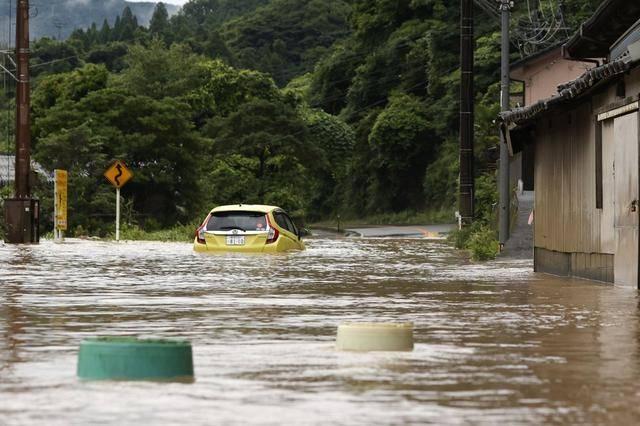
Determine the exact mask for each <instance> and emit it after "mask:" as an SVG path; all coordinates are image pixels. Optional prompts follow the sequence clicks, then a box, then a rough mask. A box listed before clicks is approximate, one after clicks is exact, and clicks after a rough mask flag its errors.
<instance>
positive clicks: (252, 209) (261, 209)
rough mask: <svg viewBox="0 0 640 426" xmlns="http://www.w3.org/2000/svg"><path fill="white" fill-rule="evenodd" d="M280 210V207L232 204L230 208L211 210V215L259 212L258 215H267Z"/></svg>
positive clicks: (223, 207)
mask: <svg viewBox="0 0 640 426" xmlns="http://www.w3.org/2000/svg"><path fill="white" fill-rule="evenodd" d="M279 209H280V207H276V206H263V205H260V204H231V205H228V206H218V207H216V208H215V209H213V210H211V213H218V212H234V211H243V212H258V213H265V214H266V213H271V212H272V211H274V210H279Z"/></svg>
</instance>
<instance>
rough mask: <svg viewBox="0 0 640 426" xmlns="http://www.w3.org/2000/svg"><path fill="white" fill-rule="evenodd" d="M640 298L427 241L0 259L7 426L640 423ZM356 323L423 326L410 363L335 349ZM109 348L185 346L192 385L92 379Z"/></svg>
mask: <svg viewBox="0 0 640 426" xmlns="http://www.w3.org/2000/svg"><path fill="white" fill-rule="evenodd" d="M638 301H639V299H638V293H637V291H633V290H627V289H622V288H615V287H612V286H607V285H600V284H594V283H589V282H584V281H578V280H568V279H560V278H551V277H548V276H544V275H536V274H534V273H532V272H531V265H530V264H529V263H528V262H521V261H519V262H518V261H501V262H497V263H493V264H473V263H470V262H469V261H467V260H466V259H465V258H464V257H463V256H461V255H460V254H459V253H456V252H455V251H453V250H452V249H450V248H449V247H448V246H446V245H444V244H441V243H437V242H429V241H424V240H385V239H378V240H362V239H338V240H336V239H314V240H309V242H308V250H307V251H306V252H303V253H295V254H287V255H280V256H277V255H276V256H234V255H217V256H207V255H197V254H194V253H193V252H192V250H191V246H190V245H188V244H160V243H122V244H114V243H105V242H81V241H71V242H68V243H65V244H54V243H51V242H44V243H42V244H41V245H39V246H34V247H14V246H0V424H2V425H21V424H47V425H58V424H59V425H67V424H77V425H85V424H107V425H123V424H178V423H183V424H203V425H204V424H251V423H253V424H358V425H378V424H425V423H435V424H470V423H471V424H496V423H504V424H543V423H546V424H585V423H586V424H637V423H638V422H639V421H640V404H638V402H640V355H639V353H640V340H639V337H640V331H639V330H640V323H639V321H638V320H639V315H638V313H639V306H638ZM343 321H366V322H371V321H400V322H405V321H413V322H414V324H415V336H416V347H415V350H414V351H413V352H411V353H368V354H362V353H341V352H337V351H336V350H335V349H334V339H335V332H336V328H337V326H338V324H339V323H341V322H343ZM103 335H138V336H143V337H168V338H186V339H189V340H190V341H191V342H192V343H193V345H194V362H195V366H196V382H195V383H193V384H181V383H175V384H166V383H164V384H163V383H151V382H80V381H79V380H78V379H77V378H76V376H75V368H76V357H77V349H78V345H79V343H80V341H81V340H82V339H83V338H85V337H90V336H103Z"/></svg>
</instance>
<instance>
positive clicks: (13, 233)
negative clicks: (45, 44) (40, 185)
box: [5, 0, 40, 244]
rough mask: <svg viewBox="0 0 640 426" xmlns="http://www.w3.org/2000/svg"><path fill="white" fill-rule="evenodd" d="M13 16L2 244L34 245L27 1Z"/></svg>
mask: <svg viewBox="0 0 640 426" xmlns="http://www.w3.org/2000/svg"><path fill="white" fill-rule="evenodd" d="M17 7H18V13H17V15H16V58H17V80H18V81H17V86H16V106H17V108H16V164H15V172H16V174H15V194H14V198H12V199H8V200H5V223H6V228H7V235H6V241H7V242H8V243H12V244H30V243H37V242H38V241H39V239H40V236H39V234H38V221H39V211H40V206H39V202H38V200H34V199H32V198H31V184H30V181H29V175H30V174H31V120H30V115H29V110H30V103H31V99H30V90H31V89H30V82H29V0H18V4H17Z"/></svg>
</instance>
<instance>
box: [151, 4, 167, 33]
mask: <svg viewBox="0 0 640 426" xmlns="http://www.w3.org/2000/svg"><path fill="white" fill-rule="evenodd" d="M168 30H169V12H168V11H167V7H166V6H165V5H164V3H162V2H160V3H158V4H157V5H156V8H155V10H154V11H153V16H152V17H151V22H150V23H149V32H151V34H154V35H159V36H162V35H164V34H165V33H166V32H167V31H168Z"/></svg>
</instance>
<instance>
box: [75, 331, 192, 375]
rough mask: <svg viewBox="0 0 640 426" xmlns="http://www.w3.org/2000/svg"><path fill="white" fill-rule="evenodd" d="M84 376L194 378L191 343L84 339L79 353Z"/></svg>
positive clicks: (79, 371) (134, 339)
mask: <svg viewBox="0 0 640 426" xmlns="http://www.w3.org/2000/svg"><path fill="white" fill-rule="evenodd" d="M78 377H79V378H81V379H85V380H187V381H188V380H191V381H192V380H193V354H192V351H191V343H189V342H184V341H173V340H141V339H136V338H127V337H100V338H93V339H85V340H83V341H82V343H81V344H80V353H79V354H78Z"/></svg>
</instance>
